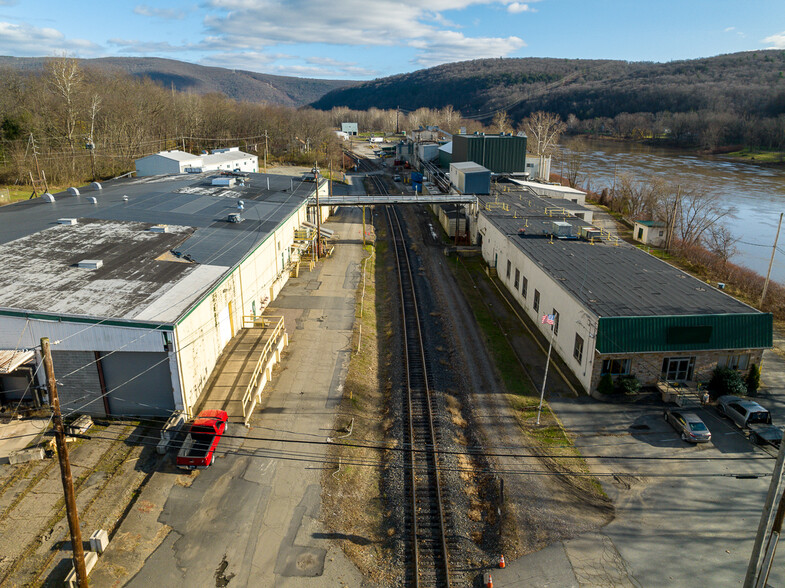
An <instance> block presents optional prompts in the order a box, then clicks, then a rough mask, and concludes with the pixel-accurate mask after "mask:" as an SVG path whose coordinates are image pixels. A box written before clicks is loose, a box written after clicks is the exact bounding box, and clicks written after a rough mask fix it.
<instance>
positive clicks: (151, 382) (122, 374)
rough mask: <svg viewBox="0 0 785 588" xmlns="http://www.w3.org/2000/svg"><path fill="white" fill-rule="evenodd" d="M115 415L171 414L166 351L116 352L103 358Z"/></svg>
mask: <svg viewBox="0 0 785 588" xmlns="http://www.w3.org/2000/svg"><path fill="white" fill-rule="evenodd" d="M101 367H102V368H103V371H104V382H105V384H106V390H107V400H108V402H109V412H110V414H112V415H118V416H119V415H124V416H131V415H138V416H168V415H169V414H170V413H171V412H172V411H173V410H174V397H173V396H172V380H171V375H170V371H169V358H168V355H167V354H166V353H113V354H111V355H107V356H104V357H102V358H101Z"/></svg>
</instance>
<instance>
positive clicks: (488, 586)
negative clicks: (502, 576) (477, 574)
mask: <svg viewBox="0 0 785 588" xmlns="http://www.w3.org/2000/svg"><path fill="white" fill-rule="evenodd" d="M485 588H493V576H491V575H490V574H486V575H485Z"/></svg>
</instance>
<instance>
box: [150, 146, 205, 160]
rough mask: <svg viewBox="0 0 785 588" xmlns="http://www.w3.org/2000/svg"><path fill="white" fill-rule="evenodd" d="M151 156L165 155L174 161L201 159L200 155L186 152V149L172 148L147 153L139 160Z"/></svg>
mask: <svg viewBox="0 0 785 588" xmlns="http://www.w3.org/2000/svg"><path fill="white" fill-rule="evenodd" d="M149 157H163V158H165V159H173V160H174V161H180V162H184V161H195V160H199V159H201V156H200V155H193V154H192V153H186V152H185V151H180V150H179V149H172V150H171V151H159V152H158V153H153V154H152V155H147V156H145V157H140V158H139V159H137V161H139V160H141V159H147V158H149Z"/></svg>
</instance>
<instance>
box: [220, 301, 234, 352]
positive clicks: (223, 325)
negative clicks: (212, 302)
mask: <svg viewBox="0 0 785 588" xmlns="http://www.w3.org/2000/svg"><path fill="white" fill-rule="evenodd" d="M218 333H219V334H220V337H221V349H223V348H224V347H225V346H226V344H227V343H228V342H229V341H230V340H231V338H232V320H231V318H230V313H229V307H228V306H227V307H226V308H224V309H223V310H222V311H221V312H220V313H219V314H218Z"/></svg>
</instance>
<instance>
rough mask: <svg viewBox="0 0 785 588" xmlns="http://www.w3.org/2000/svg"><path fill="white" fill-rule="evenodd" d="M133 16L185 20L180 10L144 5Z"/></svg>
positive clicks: (138, 6) (139, 5)
mask: <svg viewBox="0 0 785 588" xmlns="http://www.w3.org/2000/svg"><path fill="white" fill-rule="evenodd" d="M0 1H2V0H0ZM134 14H140V15H142V16H152V17H155V18H160V19H163V20H183V19H184V18H185V12H184V11H182V10H175V9H173V8H152V7H150V6H147V5H145V4H138V5H137V6H135V7H134Z"/></svg>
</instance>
